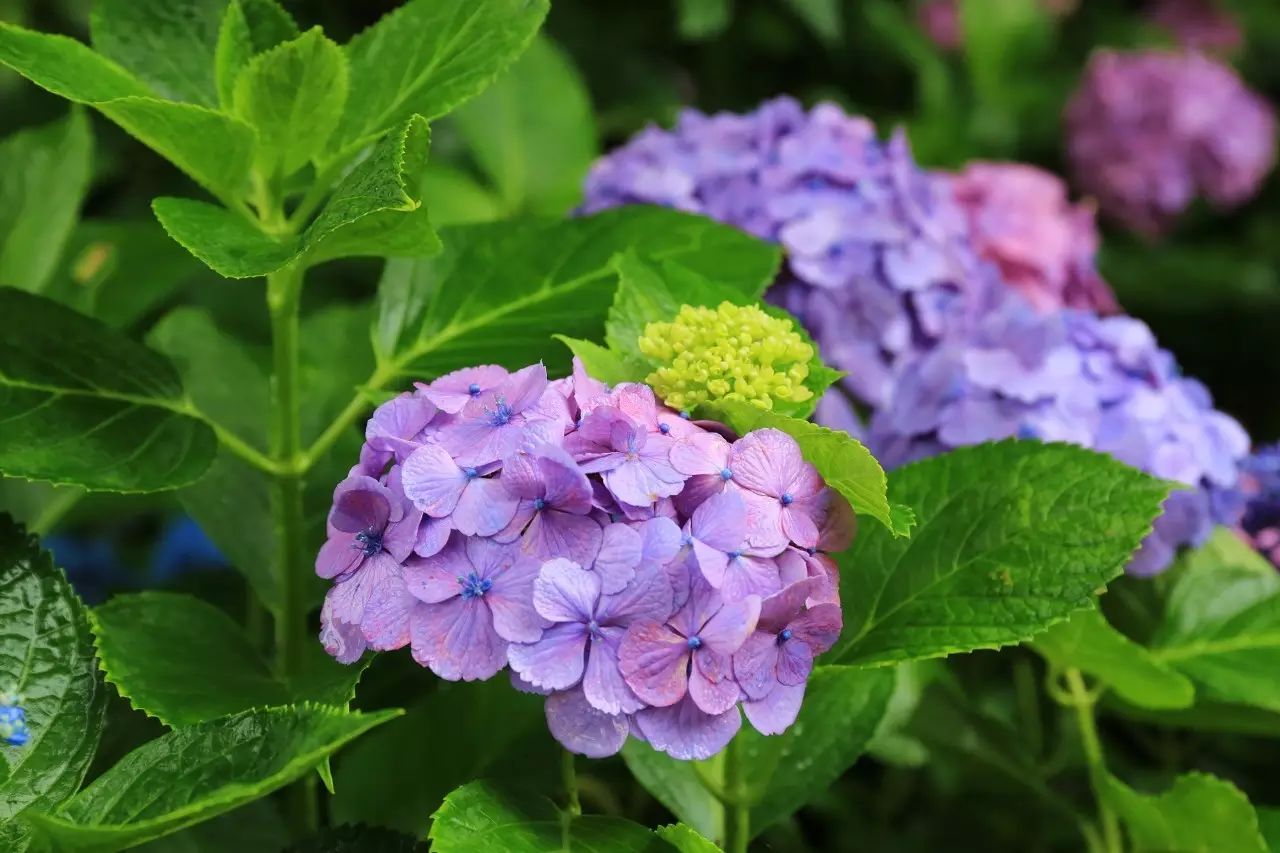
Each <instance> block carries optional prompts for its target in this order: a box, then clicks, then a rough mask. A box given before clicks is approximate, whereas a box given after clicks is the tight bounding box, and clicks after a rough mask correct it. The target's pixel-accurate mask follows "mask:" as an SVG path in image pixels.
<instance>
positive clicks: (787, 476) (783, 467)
mask: <svg viewBox="0 0 1280 853" xmlns="http://www.w3.org/2000/svg"><path fill="white" fill-rule="evenodd" d="M729 464H730V467H731V468H732V469H733V479H734V482H736V483H737V484H738V485H739V486H742V487H743V488H744V489H750V490H751V491H753V492H756V493H757V494H761V495H764V496H766V497H771V498H778V497H781V496H782V494H783V492H785V491H786V490H787V489H788V488H789V487H790V486H791V484H792V483H793V482H794V481H796V480H797V479H798V478H799V477H800V476H801V470H802V468H803V466H804V464H805V463H804V458H803V457H802V456H801V454H800V445H798V444H796V440H795V439H794V438H792V437H791V436H789V435H787V434H786V433H785V432H782V431H780V430H776V429H758V430H756V431H754V432H750V433H747V434H746V435H744V436H743V437H742V438H740V439H739V440H738V441H737V442H735V443H734V445H733V452H732V454H731V455H730V457H729Z"/></svg>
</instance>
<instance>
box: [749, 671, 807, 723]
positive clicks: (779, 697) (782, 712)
mask: <svg viewBox="0 0 1280 853" xmlns="http://www.w3.org/2000/svg"><path fill="white" fill-rule="evenodd" d="M804 689H805V684H804V682H801V683H799V684H779V685H778V686H777V687H775V688H774V689H773V690H772V691H770V692H769V695H767V696H765V697H764V698H763V699H748V700H746V701H744V702H743V703H742V712H743V713H744V714H746V715H747V721H748V722H750V723H751V725H752V727H753V728H755V730H756V731H758V732H760V734H762V735H780V734H782V733H783V732H785V731H786V730H787V729H789V728H791V724H792V723H794V722H795V721H796V717H797V716H798V715H799V714H800V704H801V703H802V702H803V701H804Z"/></svg>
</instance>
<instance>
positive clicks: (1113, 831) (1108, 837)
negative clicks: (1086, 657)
mask: <svg viewBox="0 0 1280 853" xmlns="http://www.w3.org/2000/svg"><path fill="white" fill-rule="evenodd" d="M1062 677H1063V680H1064V681H1065V682H1066V685H1067V696H1068V697H1069V698H1070V700H1071V701H1070V704H1071V706H1072V707H1073V708H1074V709H1075V712H1076V725H1077V726H1078V727H1079V729H1080V744H1081V746H1082V747H1083V749H1084V757H1085V762H1086V764H1087V765H1088V767H1089V782H1090V784H1091V785H1092V786H1093V796H1094V799H1095V800H1096V801H1097V803H1098V822H1099V823H1100V824H1101V826H1102V849H1103V850H1104V851H1106V853H1122V852H1123V850H1124V842H1123V840H1122V838H1121V835H1120V822H1119V821H1118V820H1117V819H1116V815H1115V812H1113V811H1112V810H1111V807H1110V806H1109V805H1108V804H1107V800H1106V797H1105V795H1104V793H1103V791H1102V784H1103V781H1104V780H1105V778H1106V773H1107V765H1106V761H1105V760H1104V758H1103V755H1102V740H1101V739H1100V738H1099V737H1098V726H1097V722H1096V721H1095V720H1094V715H1093V709H1094V705H1096V704H1097V701H1098V696H1097V693H1093V692H1090V691H1089V689H1088V688H1087V687H1086V686H1085V683H1084V676H1083V675H1081V674H1080V670H1078V669H1075V668H1074V667H1071V668H1068V669H1066V670H1064V671H1063V673H1062ZM1086 837H1087V836H1086Z"/></svg>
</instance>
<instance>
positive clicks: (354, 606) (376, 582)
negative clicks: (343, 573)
mask: <svg viewBox="0 0 1280 853" xmlns="http://www.w3.org/2000/svg"><path fill="white" fill-rule="evenodd" d="M399 579H400V564H399V563H397V562H396V561H395V560H394V559H392V558H391V556H390V555H389V554H387V553H386V552H385V551H384V552H382V553H380V554H374V555H373V556H372V557H370V558H368V559H367V560H365V561H364V565H362V566H361V567H360V569H359V571H357V572H356V573H355V574H353V575H352V576H351V577H349V578H347V579H346V580H343V581H340V582H338V583H336V584H334V585H333V588H332V589H330V590H329V601H330V602H331V603H332V605H333V616H334V618H335V619H340V620H341V621H343V622H346V623H348V624H350V625H359V624H360V623H361V622H362V621H363V620H364V609H365V605H366V604H368V602H369V599H370V598H373V597H377V596H380V595H382V594H383V592H384V590H386V589H387V588H388V587H389V586H391V587H394V585H396V584H398V583H399V582H400V580H399Z"/></svg>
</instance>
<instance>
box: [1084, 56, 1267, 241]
mask: <svg viewBox="0 0 1280 853" xmlns="http://www.w3.org/2000/svg"><path fill="white" fill-rule="evenodd" d="M1066 125H1067V149H1068V156H1069V158H1070V160H1071V165H1072V168H1073V171H1074V173H1075V176H1076V180H1077V182H1078V183H1079V185H1080V187H1081V189H1083V190H1084V191H1085V192H1087V193H1089V194H1090V195H1092V196H1094V197H1095V198H1096V199H1097V200H1098V204H1099V205H1100V207H1101V209H1102V211H1103V212H1104V213H1106V214H1108V215H1110V216H1112V217H1114V218H1115V219H1117V220H1118V221H1120V222H1122V223H1124V224H1125V225H1126V226H1128V227H1129V228H1132V229H1133V230H1135V231H1138V232H1140V233H1144V234H1148V235H1158V234H1160V233H1162V232H1164V231H1165V230H1167V229H1168V228H1169V226H1170V225H1171V223H1172V222H1173V220H1174V219H1175V218H1176V217H1177V216H1178V214H1180V213H1181V212H1182V211H1183V210H1185V209H1186V207H1187V206H1188V205H1189V204H1191V202H1192V200H1193V199H1194V198H1195V197H1196V196H1204V197H1205V198H1206V199H1208V201H1209V202H1210V203H1211V204H1213V205H1214V206H1216V207H1218V208H1222V209H1228V208H1232V207H1236V206H1238V205H1240V204H1242V203H1243V202H1245V201H1246V200H1248V199H1249V198H1250V197H1252V196H1253V195H1254V194H1255V193H1256V192H1257V191H1258V188H1259V187H1260V186H1261V184H1262V181H1263V179H1264V178H1265V177H1266V176H1267V173H1268V172H1270V171H1271V167H1272V165H1273V163H1274V161H1275V147H1276V128H1275V114H1274V112H1273V110H1272V108H1271V106H1270V105H1269V104H1268V103H1267V102H1266V100H1265V99H1263V98H1261V97H1260V96H1258V95H1256V94H1255V93H1253V92H1252V91H1250V90H1249V89H1248V88H1246V87H1245V85H1244V83H1243V82H1242V81H1241V80H1240V78H1239V76H1237V75H1236V73H1235V71H1233V70H1232V69H1231V68H1230V67H1229V66H1227V65H1225V64H1223V63H1221V62H1219V61H1217V60H1215V59H1211V58H1209V57H1207V56H1204V55H1201V54H1198V53H1176V52H1163V51H1144V52H1138V53H1117V52H1114V51H1109V50H1104V51H1099V52H1098V53H1096V54H1095V55H1094V57H1093V58H1092V59H1091V60H1090V62H1089V66H1088V68H1087V69H1086V70H1085V74H1084V79H1083V80H1082V82H1081V84H1080V88H1079V89H1078V90H1077V92H1076V93H1075V95H1074V96H1073V97H1072V99H1071V102H1070V103H1069V104H1068V106H1067V111H1066Z"/></svg>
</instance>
